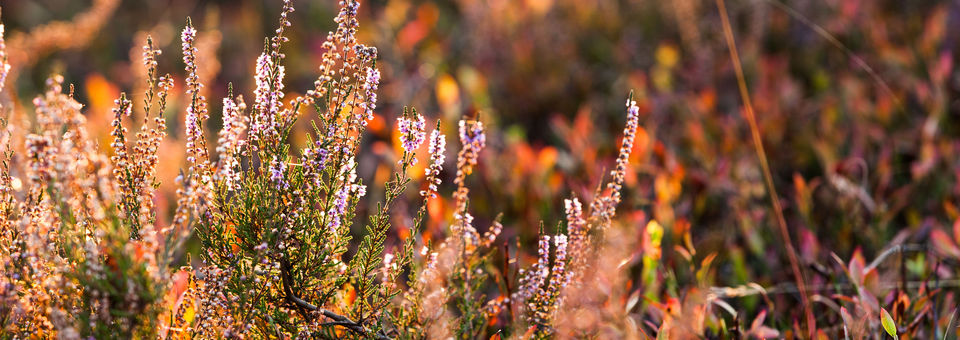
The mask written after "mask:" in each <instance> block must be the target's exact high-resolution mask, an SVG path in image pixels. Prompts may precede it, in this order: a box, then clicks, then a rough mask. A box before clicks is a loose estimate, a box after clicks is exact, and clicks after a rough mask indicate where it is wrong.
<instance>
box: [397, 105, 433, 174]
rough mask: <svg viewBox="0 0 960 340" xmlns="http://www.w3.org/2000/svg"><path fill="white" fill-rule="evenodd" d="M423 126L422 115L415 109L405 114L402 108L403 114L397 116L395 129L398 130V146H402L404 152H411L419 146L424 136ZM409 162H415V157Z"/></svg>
mask: <svg viewBox="0 0 960 340" xmlns="http://www.w3.org/2000/svg"><path fill="white" fill-rule="evenodd" d="M425 126H426V123H425V122H424V120H423V116H422V115H420V114H419V113H417V110H416V109H414V110H413V111H412V113H410V114H407V111H406V110H404V115H403V116H402V117H399V118H397V129H398V130H399V131H400V146H401V147H403V152H404V153H409V154H412V153H414V152H416V150H417V148H419V147H420V144H421V143H423V139H424V138H426V133H425V132H424V129H425ZM401 162H402V161H401ZM410 164H411V165H413V164H417V159H416V157H414V158H413V159H412V160H411V163H410Z"/></svg>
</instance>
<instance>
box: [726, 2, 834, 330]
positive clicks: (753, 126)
mask: <svg viewBox="0 0 960 340" xmlns="http://www.w3.org/2000/svg"><path fill="white" fill-rule="evenodd" d="M717 9H719V11H720V19H721V21H722V23H723V33H724V37H726V41H727V47H728V49H729V50H730V59H731V61H732V62H733V68H734V71H735V72H736V74H737V84H738V85H739V88H740V96H741V99H742V100H743V109H744V110H743V113H744V118H746V120H747V123H748V124H749V125H750V135H751V136H752V137H753V146H754V150H756V152H757V158H759V160H760V167H761V169H762V170H763V179H764V182H765V183H766V186H767V191H768V192H769V194H770V203H771V205H773V212H774V214H775V215H776V217H777V224H778V226H779V229H780V234H781V237H782V238H783V243H784V245H785V246H786V248H787V257H788V258H789V259H790V267H791V268H792V269H793V276H794V279H795V280H796V282H797V287H799V288H800V299H801V301H802V302H803V310H804V313H805V314H806V318H807V331H808V333H809V334H808V335H809V337H810V338H813V337H814V336H815V335H816V327H817V326H816V319H815V318H814V316H813V311H812V310H810V301H809V299H808V298H807V290H806V288H805V286H806V284H805V280H804V278H803V272H802V271H801V270H800V264H799V260H797V251H796V250H795V249H794V247H793V241H792V239H791V237H790V231H789V229H787V221H786V219H785V218H784V217H783V208H782V206H781V205H780V198H779V196H778V195H777V189H776V187H774V185H773V175H771V173H770V164H769V162H768V161H767V156H766V151H764V148H763V140H762V139H761V138H760V128H759V127H758V126H757V119H756V117H755V115H754V113H753V105H752V104H751V101H750V92H749V91H748V90H747V82H746V79H745V78H744V76H743V66H742V65H740V56H739V55H738V53H737V46H736V42H735V41H734V38H733V29H732V28H731V27H730V18H729V17H728V16H727V8H726V4H725V3H724V1H723V0H717Z"/></svg>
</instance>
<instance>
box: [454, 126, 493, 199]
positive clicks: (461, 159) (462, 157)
mask: <svg viewBox="0 0 960 340" xmlns="http://www.w3.org/2000/svg"><path fill="white" fill-rule="evenodd" d="M459 131H460V145H461V148H460V152H459V153H457V177H456V178H454V179H453V183H455V184H456V185H457V191H456V192H454V194H453V198H454V200H456V203H457V211H460V212H466V209H467V195H468V194H469V193H470V190H469V189H467V187H466V182H465V181H466V178H467V175H469V174H471V173H473V167H474V166H476V165H477V158H478V157H479V156H480V150H482V149H483V147H484V146H486V141H487V137H486V135H485V133H484V131H483V123H481V122H480V121H478V120H460V129H459Z"/></svg>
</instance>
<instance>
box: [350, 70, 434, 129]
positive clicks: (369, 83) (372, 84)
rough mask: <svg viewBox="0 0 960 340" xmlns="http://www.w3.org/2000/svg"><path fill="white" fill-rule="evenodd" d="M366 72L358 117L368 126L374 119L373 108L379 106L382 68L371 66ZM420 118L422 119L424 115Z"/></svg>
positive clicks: (358, 119)
mask: <svg viewBox="0 0 960 340" xmlns="http://www.w3.org/2000/svg"><path fill="white" fill-rule="evenodd" d="M365 73H366V75H365V77H364V78H363V85H362V86H361V89H362V90H363V93H362V95H363V99H362V101H361V102H360V110H361V113H362V115H360V116H358V117H356V119H357V121H358V122H359V123H360V124H361V125H362V126H366V125H367V121H369V120H372V119H373V110H375V109H376V108H377V88H379V87H380V70H378V69H376V68H375V67H372V66H370V67H367V68H366V72H365ZM420 119H421V120H422V119H423V117H421V118H420Z"/></svg>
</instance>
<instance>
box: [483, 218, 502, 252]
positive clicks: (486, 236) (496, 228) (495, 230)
mask: <svg viewBox="0 0 960 340" xmlns="http://www.w3.org/2000/svg"><path fill="white" fill-rule="evenodd" d="M501 231H503V224H501V223H500V221H499V217H498V218H497V220H496V221H493V225H491V226H490V229H489V230H487V232H486V233H483V246H484V247H489V246H491V245H493V242H494V241H496V240H497V236H500V232H501Z"/></svg>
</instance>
